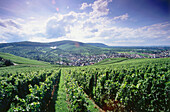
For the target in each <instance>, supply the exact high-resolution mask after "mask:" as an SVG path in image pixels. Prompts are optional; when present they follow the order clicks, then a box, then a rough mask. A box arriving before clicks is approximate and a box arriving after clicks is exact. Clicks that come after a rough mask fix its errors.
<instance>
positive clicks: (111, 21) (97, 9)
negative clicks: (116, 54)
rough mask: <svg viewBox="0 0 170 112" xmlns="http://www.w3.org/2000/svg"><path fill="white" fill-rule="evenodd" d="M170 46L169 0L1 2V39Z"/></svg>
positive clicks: (4, 0) (20, 0) (0, 40)
mask: <svg viewBox="0 0 170 112" xmlns="http://www.w3.org/2000/svg"><path fill="white" fill-rule="evenodd" d="M60 40H74V41H81V42H92V43H95V42H97V43H98V42H99V43H104V44H107V45H111V46H152V45H154V46H159V45H168V46H170V2H169V0H0V43H6V42H18V41H34V42H53V41H60Z"/></svg>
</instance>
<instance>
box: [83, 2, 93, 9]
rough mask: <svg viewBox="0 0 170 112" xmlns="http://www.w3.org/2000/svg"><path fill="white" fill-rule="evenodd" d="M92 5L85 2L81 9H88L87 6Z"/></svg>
mask: <svg viewBox="0 0 170 112" xmlns="http://www.w3.org/2000/svg"><path fill="white" fill-rule="evenodd" d="M91 6H92V4H87V3H83V4H81V7H80V9H81V10H84V9H86V8H87V7H91Z"/></svg>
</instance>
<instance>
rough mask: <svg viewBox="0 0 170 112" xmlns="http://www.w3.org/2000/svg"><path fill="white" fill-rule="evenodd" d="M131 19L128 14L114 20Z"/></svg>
mask: <svg viewBox="0 0 170 112" xmlns="http://www.w3.org/2000/svg"><path fill="white" fill-rule="evenodd" d="M128 17H129V15H128V13H126V14H124V15H121V16H116V17H114V18H113V20H127V19H128Z"/></svg>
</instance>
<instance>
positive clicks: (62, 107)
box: [55, 74, 69, 112]
mask: <svg viewBox="0 0 170 112" xmlns="http://www.w3.org/2000/svg"><path fill="white" fill-rule="evenodd" d="M55 111H56V112H69V109H68V105H67V102H66V91H65V84H64V76H63V74H61V77H60V84H59V90H58V96H57V100H56V102H55Z"/></svg>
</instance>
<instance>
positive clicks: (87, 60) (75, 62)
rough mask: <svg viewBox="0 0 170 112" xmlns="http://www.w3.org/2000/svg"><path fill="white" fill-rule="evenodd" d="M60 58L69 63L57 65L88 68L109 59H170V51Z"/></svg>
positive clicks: (64, 62)
mask: <svg viewBox="0 0 170 112" xmlns="http://www.w3.org/2000/svg"><path fill="white" fill-rule="evenodd" d="M59 56H60V58H66V59H67V60H68V61H69V62H66V61H63V60H62V61H56V64H60V65H66V66H87V65H93V64H95V63H98V62H100V61H102V60H104V59H107V58H121V57H124V58H134V59H135V58H165V57H170V51H164V52H161V53H156V54H151V53H133V52H130V53H126V52H125V53H114V54H101V55H91V56H84V55H73V54H69V55H59Z"/></svg>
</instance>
